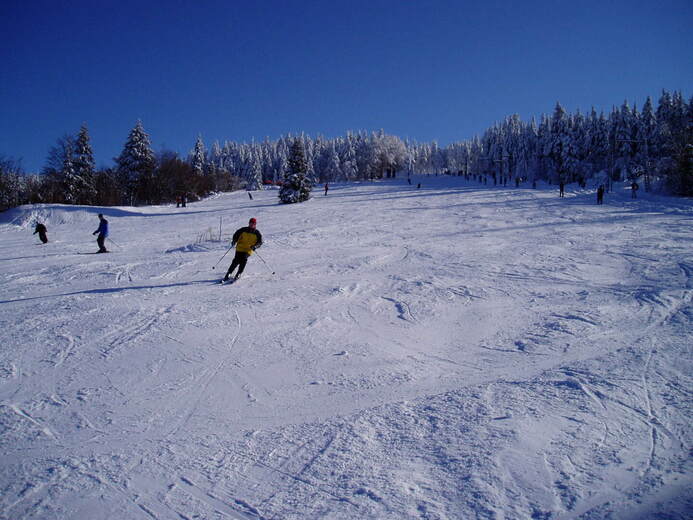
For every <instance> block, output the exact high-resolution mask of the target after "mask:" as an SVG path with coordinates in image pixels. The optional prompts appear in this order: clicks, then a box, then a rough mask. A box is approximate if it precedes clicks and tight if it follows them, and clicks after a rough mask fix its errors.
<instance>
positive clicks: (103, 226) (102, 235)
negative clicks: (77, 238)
mask: <svg viewBox="0 0 693 520" xmlns="http://www.w3.org/2000/svg"><path fill="white" fill-rule="evenodd" d="M99 221H100V222H99V229H97V230H96V231H94V232H93V233H92V235H96V234H97V233H98V234H99V236H98V237H97V238H96V243H97V244H99V250H98V251H97V253H108V249H106V244H105V242H106V237H107V236H108V220H106V219H105V218H104V216H103V215H102V214H101V213H99Z"/></svg>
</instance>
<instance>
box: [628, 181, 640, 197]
mask: <svg viewBox="0 0 693 520" xmlns="http://www.w3.org/2000/svg"><path fill="white" fill-rule="evenodd" d="M639 189H640V186H638V183H637V182H635V181H633V184H631V185H630V198H631V199H637V198H638V190H639Z"/></svg>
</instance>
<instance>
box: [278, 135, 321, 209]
mask: <svg viewBox="0 0 693 520" xmlns="http://www.w3.org/2000/svg"><path fill="white" fill-rule="evenodd" d="M307 172H308V163H307V161H306V156H305V152H304V151H303V144H302V142H301V139H300V138H295V139H294V141H293V143H292V144H291V149H290V150H289V170H288V172H287V175H286V177H284V181H283V184H282V187H281V189H280V190H279V200H280V201H281V202H283V203H284V204H292V203H294V202H303V201H306V200H308V199H309V198H310V190H311V189H312V187H313V186H312V182H311V181H310V179H309V178H308V176H307Z"/></svg>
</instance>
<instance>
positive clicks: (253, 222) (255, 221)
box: [248, 217, 257, 224]
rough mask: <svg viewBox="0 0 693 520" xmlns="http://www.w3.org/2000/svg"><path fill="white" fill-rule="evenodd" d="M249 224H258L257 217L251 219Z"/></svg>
mask: <svg viewBox="0 0 693 520" xmlns="http://www.w3.org/2000/svg"><path fill="white" fill-rule="evenodd" d="M248 224H257V220H255V217H253V218H251V219H250V220H249V221H248Z"/></svg>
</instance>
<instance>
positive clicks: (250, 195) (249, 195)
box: [248, 192, 253, 200]
mask: <svg viewBox="0 0 693 520" xmlns="http://www.w3.org/2000/svg"><path fill="white" fill-rule="evenodd" d="M248 198H249V199H250V200H253V194H252V193H250V192H248Z"/></svg>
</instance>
